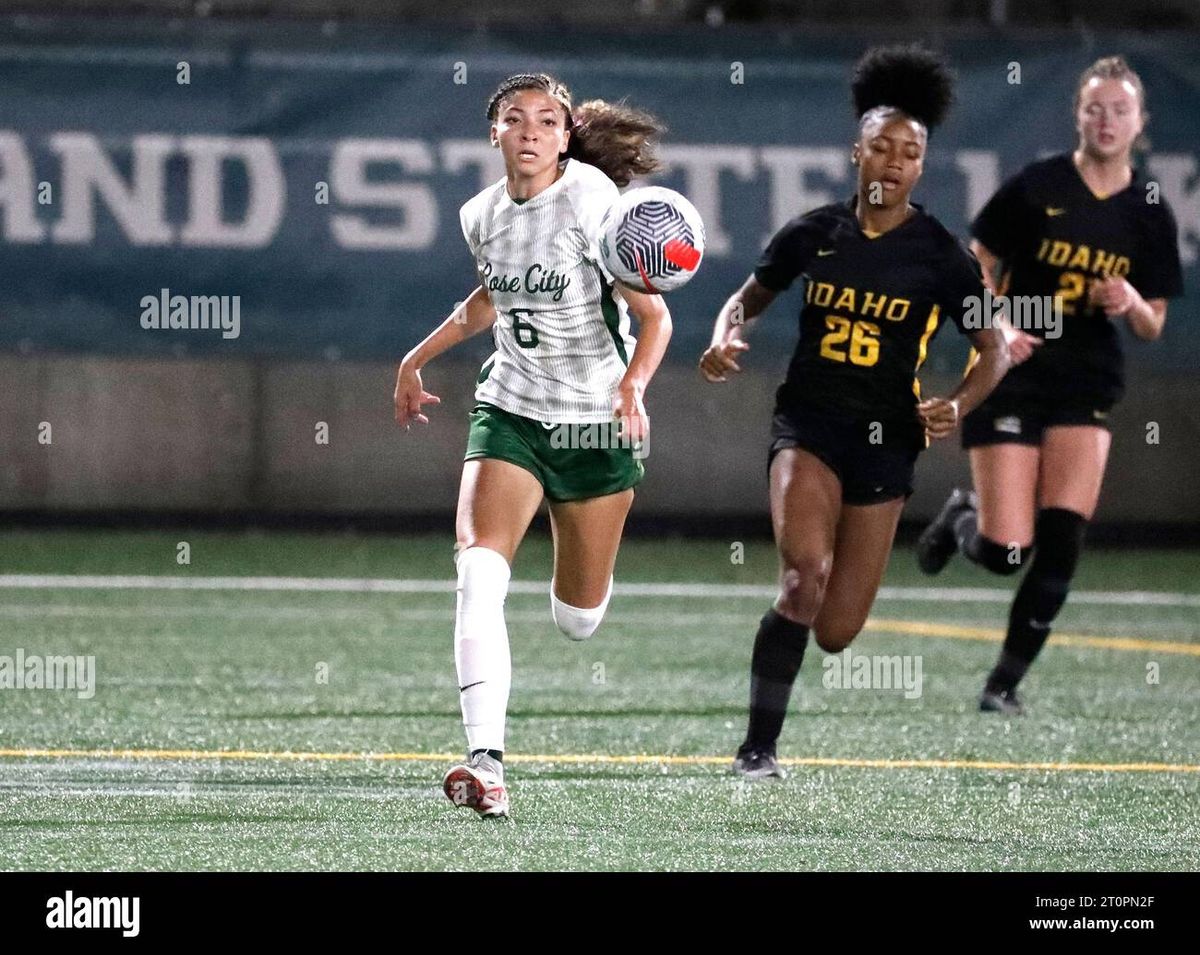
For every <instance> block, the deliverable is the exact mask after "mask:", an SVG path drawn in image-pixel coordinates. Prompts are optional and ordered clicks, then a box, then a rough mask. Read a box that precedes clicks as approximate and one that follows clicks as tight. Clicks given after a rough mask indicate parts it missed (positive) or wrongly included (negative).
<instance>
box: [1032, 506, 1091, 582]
mask: <svg viewBox="0 0 1200 955" xmlns="http://www.w3.org/2000/svg"><path fill="white" fill-rule="evenodd" d="M1087 525H1088V521H1087V518H1086V517H1084V516H1083V515H1082V514H1079V513H1077V512H1076V511H1069V510H1067V509H1066V508H1063V507H1046V508H1043V509H1042V510H1041V511H1040V512H1039V513H1038V517H1037V527H1036V532H1035V540H1036V541H1037V549H1038V556H1037V561H1036V564H1037V566H1038V568H1039V569H1044V570H1045V571H1046V573H1047V576H1049V577H1057V578H1060V579H1065V580H1070V579H1071V578H1072V577H1073V576H1075V566H1076V564H1078V563H1079V554H1080V552H1081V551H1082V550H1083V538H1084V536H1085V534H1086V533H1087Z"/></svg>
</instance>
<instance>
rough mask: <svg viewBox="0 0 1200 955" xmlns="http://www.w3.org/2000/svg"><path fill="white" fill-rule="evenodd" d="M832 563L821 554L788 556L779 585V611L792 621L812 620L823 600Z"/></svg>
mask: <svg viewBox="0 0 1200 955" xmlns="http://www.w3.org/2000/svg"><path fill="white" fill-rule="evenodd" d="M832 563H833V561H832V559H831V558H830V557H828V556H827V555H824V554H794V555H793V554H788V555H785V557H784V569H783V574H782V575H781V577H780V582H779V603H780V609H781V610H782V611H783V612H784V613H785V615H786V616H788V617H791V618H792V619H794V620H804V619H812V617H814V616H815V615H816V613H817V611H818V610H819V609H820V607H821V601H822V599H824V597H825V586H826V585H827V584H828V583H829V571H830V567H831V565H832Z"/></svg>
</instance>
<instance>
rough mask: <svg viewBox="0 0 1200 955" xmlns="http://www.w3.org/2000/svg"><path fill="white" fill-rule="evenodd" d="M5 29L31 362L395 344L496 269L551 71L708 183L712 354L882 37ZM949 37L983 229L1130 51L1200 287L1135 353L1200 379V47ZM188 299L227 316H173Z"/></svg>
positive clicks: (798, 203) (706, 305) (386, 354)
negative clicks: (493, 246)
mask: <svg viewBox="0 0 1200 955" xmlns="http://www.w3.org/2000/svg"><path fill="white" fill-rule="evenodd" d="M3 26H4V27H5V31H4V39H3V41H0V84H2V86H3V89H4V90H5V95H4V97H3V100H2V102H0V249H2V251H3V262H4V268H3V281H2V282H0V347H2V348H5V349H9V350H22V351H30V352H46V351H53V352H100V353H107V354H123V355H172V354H184V353H186V354H203V355H213V356H237V357H247V356H280V357H285V356H286V357H296V358H310V357H311V358H317V359H320V358H338V357H344V358H381V359H396V358H398V357H399V356H401V355H402V354H403V353H404V352H405V351H406V350H407V349H408V348H409V347H411V346H412V345H413V344H414V343H415V342H416V341H417V340H419V339H420V338H421V337H422V336H423V335H424V334H426V333H427V332H428V331H429V330H430V329H432V328H433V327H434V326H435V325H436V324H437V323H438V322H439V321H440V320H441V319H442V318H444V317H445V315H446V314H447V313H448V312H449V311H450V309H451V308H452V307H453V306H454V304H455V303H456V302H457V301H459V300H461V299H463V298H464V297H465V296H466V295H467V294H468V293H469V292H470V290H471V288H472V287H473V269H472V263H471V260H470V258H469V256H468V253H467V250H466V247H465V244H464V242H463V239H462V235H461V233H460V231H459V227H458V209H459V206H460V205H461V204H462V203H463V202H465V201H466V200H467V199H468V198H470V197H471V196H472V195H473V194H474V193H476V192H477V191H479V190H480V189H481V188H483V187H484V186H485V185H487V184H490V183H492V182H494V181H496V180H497V179H498V178H499V177H500V176H501V175H502V173H503V165H502V162H501V160H500V157H499V154H498V152H497V151H496V150H493V149H491V148H490V147H489V145H488V140H487V122H486V120H485V118H484V109H485V105H486V103H487V100H488V98H489V96H490V94H491V92H492V90H493V89H494V87H495V85H496V83H497V82H498V81H499V80H500V79H502V78H503V77H504V76H506V75H508V74H509V73H512V72H522V71H528V70H541V69H545V70H549V71H552V72H554V73H556V74H557V75H559V76H560V77H561V78H562V79H564V80H565V81H566V82H567V83H568V84H569V85H570V86H571V87H572V90H573V92H574V94H575V98H576V101H580V100H583V99H587V98H593V97H601V98H605V99H620V98H622V97H627V98H628V99H629V100H630V101H631V102H632V103H635V104H636V105H638V106H641V107H643V108H646V109H649V110H651V111H653V112H655V113H657V114H658V115H659V116H660V117H661V118H662V119H663V120H664V121H665V122H666V123H667V124H668V126H669V128H670V131H669V133H668V135H667V137H666V138H665V141H664V144H663V148H662V154H663V157H664V158H665V159H666V160H667V161H668V163H669V168H668V169H667V170H666V171H665V172H664V173H663V174H661V175H660V176H658V177H656V180H655V181H657V182H659V183H661V184H663V185H667V186H670V187H672V188H675V189H679V190H680V191H682V192H683V193H685V194H686V195H687V196H688V197H689V198H690V199H691V200H692V201H693V202H694V203H695V204H696V206H697V207H698V208H699V210H700V212H701V214H702V215H703V217H704V219H705V222H706V225H707V230H708V252H707V255H706V257H705V260H704V265H703V266H702V269H701V273H700V275H699V276H698V277H697V278H696V279H695V280H694V281H693V282H692V283H691V284H690V285H689V286H688V287H687V288H685V289H684V290H682V291H680V292H678V293H675V294H673V295H672V296H671V297H670V298H669V304H670V305H671V308H672V312H673V313H674V315H675V317H676V329H677V331H676V340H675V342H674V343H673V345H672V350H671V354H672V357H673V358H674V359H676V360H679V361H688V362H691V361H694V360H695V358H696V357H697V355H698V353H699V350H700V349H701V348H702V347H703V345H704V344H705V343H706V342H707V339H708V336H709V332H710V329H711V325H712V320H713V318H714V317H715V315H716V312H717V310H718V309H719V307H720V305H721V303H722V302H723V301H724V299H725V298H726V297H727V296H728V295H729V294H730V293H731V292H732V291H733V290H734V289H736V288H737V287H738V286H739V285H740V284H741V283H742V282H743V281H744V280H745V277H746V276H747V275H748V274H749V272H750V271H751V269H752V268H753V265H754V262H755V260H756V258H757V256H758V254H759V251H760V250H761V248H762V246H763V245H764V243H765V242H766V240H767V238H768V237H769V236H770V235H771V234H772V232H774V230H775V229H776V228H778V227H779V226H780V225H782V223H783V222H785V221H786V220H787V219H788V218H790V217H791V216H793V215H794V214H796V213H797V212H800V211H803V210H805V209H807V208H811V207H813V206H815V205H819V204H822V203H825V202H829V201H832V200H833V199H837V198H841V197H844V196H846V195H849V193H850V192H851V191H852V182H853V178H852V167H851V165H850V163H849V155H850V145H851V142H852V140H853V137H854V135H855V124H854V121H853V117H852V115H851V112H850V108H849V93H848V87H847V79H848V74H849V71H850V68H851V66H852V64H853V62H854V60H855V59H856V58H857V56H858V55H859V54H860V53H861V52H862V49H863V48H864V47H865V46H866V45H867V43H866V41H864V40H863V39H861V38H855V37H854V36H846V35H844V34H842V33H839V34H837V35H834V34H821V35H815V34H807V33H805V32H803V31H800V30H796V31H793V32H791V33H787V32H785V33H783V34H780V33H778V32H776V33H771V34H766V33H758V32H747V31H728V30H722V31H710V30H705V29H702V28H688V29H687V30H684V31H676V32H673V33H671V34H665V35H661V36H653V35H651V36H639V37H636V38H631V37H626V36H617V35H604V34H594V35H584V34H578V33H574V34H570V35H565V36H558V37H556V38H554V39H553V40H550V39H546V38H538V37H534V38H531V37H530V35H528V34H522V35H506V34H504V33H496V34H488V35H487V36H486V37H482V36H479V35H476V34H472V33H467V32H464V33H462V34H458V35H455V34H450V33H445V32H440V33H436V34H435V33H422V32H415V31H412V30H407V29H402V28H400V27H397V26H389V27H363V26H358V27H355V28H353V29H350V28H346V27H339V28H337V29H330V28H322V27H321V26H320V25H280V24H272V23H262V22H236V21H235V22H228V23H222V22H205V21H194V22H180V21H166V20H163V21H128V22H124V21H116V22H114V21H88V20H84V21H56V20H50V19H47V20H39V19H37V18H18V19H11V20H8V21H5V22H4V23H3ZM946 50H947V52H948V53H949V55H950V58H951V60H952V62H953V64H954V66H955V67H956V69H957V70H958V73H959V86H958V103H957V105H956V107H955V109H954V110H953V111H952V113H951V115H950V118H949V120H948V121H947V123H946V125H945V126H944V127H943V128H941V129H939V130H938V131H937V133H936V134H935V135H934V138H933V140H932V143H931V150H930V154H929V157H928V159H927V162H926V167H925V174H924V179H923V180H922V182H921V183H920V184H919V186H918V188H917V192H916V193H915V195H914V198H916V200H917V201H920V202H922V203H923V204H925V205H926V207H927V208H928V209H929V210H930V211H932V212H933V213H934V214H935V215H938V216H939V217H940V218H941V219H942V220H943V221H944V222H945V223H946V224H947V225H948V226H949V227H950V228H951V229H953V230H954V231H956V232H958V233H959V234H960V235H965V234H966V227H967V222H968V220H969V217H970V216H971V214H972V213H973V212H974V211H975V210H977V209H978V208H979V207H980V206H981V205H982V203H983V202H984V201H986V199H987V198H988V196H989V195H990V194H991V193H992V191H994V189H995V188H996V187H997V186H998V184H999V183H1000V181H1001V180H1002V179H1003V178H1004V177H1006V176H1008V175H1010V174H1011V173H1013V172H1015V171H1016V170H1017V169H1019V168H1020V167H1021V166H1022V165H1023V164H1024V163H1026V162H1028V161H1029V160H1030V159H1032V158H1035V157H1036V156H1038V155H1041V154H1045V153H1048V152H1053V151H1061V150H1064V149H1068V148H1070V147H1071V146H1072V145H1073V141H1074V124H1073V118H1072V113H1071V99H1072V96H1073V93H1074V86H1075V81H1076V78H1077V77H1078V74H1079V72H1080V71H1081V69H1082V68H1083V67H1085V66H1086V65H1087V64H1089V63H1090V62H1092V61H1093V60H1094V59H1095V58H1096V57H1098V56H1100V55H1103V54H1107V53H1112V52H1122V53H1124V54H1126V55H1127V56H1128V57H1130V59H1131V60H1132V61H1133V63H1134V65H1135V67H1136V68H1137V69H1138V70H1139V71H1140V73H1141V75H1142V77H1143V79H1144V81H1145V84H1146V88H1147V91H1148V97H1149V108H1150V111H1151V113H1152V114H1153V120H1152V123H1151V125H1150V127H1149V129H1148V132H1149V134H1150V137H1151V139H1152V141H1153V144H1154V150H1153V152H1152V153H1151V154H1150V156H1149V157H1148V159H1147V162H1146V172H1147V175H1148V177H1149V178H1151V179H1153V180H1154V181H1155V182H1157V183H1158V184H1159V186H1160V187H1161V193H1162V195H1163V196H1164V197H1165V198H1166V199H1167V200H1168V201H1169V202H1170V203H1171V204H1172V206H1173V208H1174V210H1175V213H1176V216H1177V218H1178V221H1179V226H1180V251H1181V254H1182V257H1183V261H1184V266H1185V270H1186V271H1185V280H1186V282H1187V285H1188V288H1189V297H1187V298H1185V299H1184V300H1182V301H1180V302H1177V303H1175V304H1174V305H1173V306H1172V311H1171V317H1170V319H1169V321H1168V324H1167V329H1168V330H1167V333H1166V335H1165V336H1164V338H1163V339H1162V340H1161V341H1160V342H1159V343H1157V344H1156V345H1153V346H1148V347H1147V348H1144V349H1141V348H1139V349H1131V350H1130V351H1131V359H1132V360H1134V361H1135V362H1136V361H1143V362H1145V361H1153V362H1154V363H1155V365H1156V366H1158V367H1164V366H1165V367H1170V368H1173V369H1178V370H1183V369H1187V368H1190V367H1192V366H1193V365H1194V363H1195V362H1196V361H1197V360H1198V359H1200V322H1198V321H1197V320H1198V319H1200V314H1198V312H1200V308H1198V303H1200V298H1198V297H1197V295H1198V293H1197V288H1198V284H1197V280H1198V279H1200V161H1198V160H1200V61H1197V60H1196V58H1195V56H1194V50H1195V47H1194V38H1193V37H1185V36H1157V37H1146V36H1141V37H1137V38H1130V37H1128V36H1121V37H1117V36H1100V37H1098V38H1097V37H1091V38H1089V39H1088V40H1087V41H1086V42H1085V40H1083V39H1081V38H1080V37H1079V36H1077V35H1074V34H1070V35H1068V34H1039V35H1035V36H1033V37H1030V36H1027V35H1025V34H1022V35H1021V38H1020V39H1015V38H1009V37H1006V36H1003V35H999V34H987V35H980V36H975V37H970V38H960V39H957V40H954V41H953V42H950V43H949V44H948V45H947V46H946ZM581 51H587V52H586V53H584V52H581ZM794 294H795V293H793V295H794ZM181 303H186V304H187V305H188V307H190V308H191V309H192V314H195V313H196V310H197V309H198V310H199V312H200V313H202V314H205V315H208V316H210V321H208V322H207V323H206V324H209V325H210V326H211V327H210V328H208V329H207V330H203V329H192V330H187V331H184V330H179V329H171V328H169V327H167V328H162V327H155V324H156V323H158V324H161V325H168V326H169V325H170V321H169V314H170V312H171V310H172V308H173V307H175V306H179V307H182V304H181ZM197 303H198V304H197ZM797 307H798V297H797V298H793V299H790V300H788V301H787V302H783V303H779V304H776V306H775V307H774V309H773V310H772V313H771V315H770V316H768V318H767V319H766V320H764V322H763V323H762V327H761V328H760V329H758V330H757V331H756V336H755V337H756V339H757V340H758V341H763V342H766V343H769V348H770V350H772V351H774V350H776V348H775V346H777V349H778V350H779V351H787V350H790V347H791V343H792V341H793V340H794V335H795V326H794V313H795V311H796V310H797ZM147 326H150V327H147ZM943 360H949V359H943ZM932 364H933V366H934V367H936V366H937V361H936V360H935V361H934V362H933V363H932Z"/></svg>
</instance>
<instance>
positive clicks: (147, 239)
mask: <svg viewBox="0 0 1200 955" xmlns="http://www.w3.org/2000/svg"><path fill="white" fill-rule="evenodd" d="M174 143H175V140H174V138H173V137H171V136H159V135H153V134H147V135H142V136H134V137H133V139H132V141H131V144H130V145H131V147H132V148H131V151H132V153H133V171H132V175H131V179H132V182H130V183H128V184H126V182H125V180H124V179H123V178H122V176H121V174H120V173H119V172H117V170H116V168H115V167H114V166H113V164H112V160H111V159H109V157H108V155H107V154H106V153H105V151H104V148H103V147H102V146H101V145H100V140H99V139H98V138H97V137H96V136H93V135H92V134H91V133H55V134H54V135H53V136H51V137H50V148H51V149H52V150H53V151H54V152H56V153H58V156H59V161H60V162H61V164H62V166H61V169H62V185H61V187H60V188H59V193H60V195H61V196H62V210H63V214H62V218H61V219H59V220H58V222H56V223H55V224H54V230H53V234H54V241H55V242H63V243H79V244H82V243H88V242H92V241H94V240H95V238H96V205H95V203H94V202H93V199H94V198H95V197H97V196H99V197H102V198H103V199H104V205H105V206H106V207H107V208H108V211H109V212H110V213H112V215H113V218H115V219H116V220H117V222H118V223H119V224H120V226H121V229H122V231H123V232H124V233H125V235H126V236H127V237H128V239H129V241H130V242H132V243H133V244H134V245H169V244H170V243H171V240H172V239H173V238H174V230H173V229H172V228H171V224H170V223H169V222H167V220H166V209H165V207H166V189H165V167H166V161H167V156H168V155H170V153H171V150H172V148H173V146H174Z"/></svg>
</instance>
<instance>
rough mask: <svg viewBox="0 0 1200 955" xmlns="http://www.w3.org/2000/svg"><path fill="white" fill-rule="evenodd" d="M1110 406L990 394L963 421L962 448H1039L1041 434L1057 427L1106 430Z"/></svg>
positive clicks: (1090, 400)
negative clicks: (1086, 426) (1009, 445)
mask: <svg viewBox="0 0 1200 955" xmlns="http://www.w3.org/2000/svg"><path fill="white" fill-rule="evenodd" d="M1111 410H1112V402H1111V401H1107V400H1105V399H1102V398H1088V397H1087V396H1081V397H1078V398H1074V397H1073V398H1070V399H1066V400H1064V399H1062V398H1058V397H1054V396H1041V395H1037V394H1035V393H1025V394H999V395H998V394H996V393H995V392H993V393H992V394H991V395H989V396H988V398H987V400H985V401H984V403H983V404H981V405H980V406H979V407H978V408H976V409H975V410H974V411H972V412H971V413H970V414H969V415H967V416H966V417H965V418H964V419H963V423H962V446H963V447H964V448H978V447H984V446H986V445H990V444H1029V445H1034V446H1037V445H1040V444H1041V443H1042V433H1043V432H1044V431H1045V430H1046V429H1047V428H1052V427H1055V426H1058V425H1092V426H1093V427H1097V428H1105V429H1109V424H1108V414H1109V411H1111Z"/></svg>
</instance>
